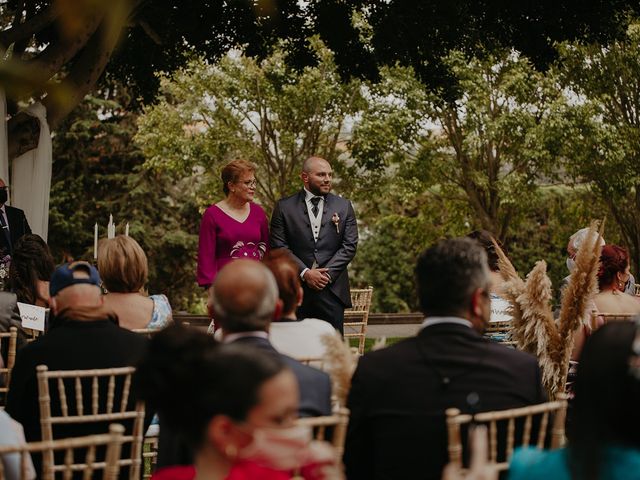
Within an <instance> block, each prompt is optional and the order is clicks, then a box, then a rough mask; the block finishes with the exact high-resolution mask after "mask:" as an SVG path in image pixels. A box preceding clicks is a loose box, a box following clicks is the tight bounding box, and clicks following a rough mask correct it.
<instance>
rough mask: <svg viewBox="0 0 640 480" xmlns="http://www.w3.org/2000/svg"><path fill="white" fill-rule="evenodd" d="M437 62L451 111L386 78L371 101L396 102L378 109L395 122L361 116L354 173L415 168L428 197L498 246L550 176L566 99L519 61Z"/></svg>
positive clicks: (413, 85)
mask: <svg viewBox="0 0 640 480" xmlns="http://www.w3.org/2000/svg"><path fill="white" fill-rule="evenodd" d="M444 61H445V63H446V64H447V65H448V68H449V69H450V70H451V72H453V74H454V75H455V80H456V82H457V83H458V85H459V92H458V95H457V98H456V99H455V100H454V101H447V99H446V98H445V97H446V95H445V94H444V92H441V93H442V94H443V95H444V96H443V95H438V94H431V93H427V92H426V91H425V90H424V87H423V85H422V84H421V83H420V82H418V81H417V80H416V79H415V77H414V76H413V73H412V71H411V70H410V69H403V68H395V69H390V70H387V71H386V73H385V72H383V75H382V77H383V81H382V82H381V83H380V87H384V86H385V85H386V86H388V88H386V89H382V90H380V91H379V92H377V93H375V95H382V96H386V97H387V98H389V97H390V98H393V99H394V100H393V101H389V102H387V103H386V104H384V103H383V105H387V106H389V105H391V108H392V109H393V110H394V112H396V113H394V114H393V115H389V114H386V115H381V114H380V111H379V109H375V108H374V109H372V110H371V112H370V113H369V114H368V115H367V114H365V115H364V116H363V118H362V121H361V122H360V123H359V124H358V125H357V126H356V128H355V129H354V146H353V155H354V157H356V159H357V162H356V165H355V167H354V168H357V167H365V168H366V169H367V170H369V171H371V170H374V171H375V170H378V171H382V172H384V173H383V175H388V174H391V175H393V174H394V171H395V168H397V165H398V164H399V163H403V162H414V163H415V165H417V166H419V168H416V169H414V172H415V175H416V177H415V178H416V179H417V180H419V181H420V182H421V184H422V185H423V186H424V187H425V188H428V189H430V193H431V194H432V195H433V196H436V197H439V198H441V199H442V200H443V201H444V200H446V201H447V203H448V204H449V205H450V206H451V208H454V209H458V210H460V211H464V212H465V213H468V214H469V215H470V217H469V218H468V220H469V221H470V223H471V225H472V226H476V227H481V228H484V229H486V230H489V231H491V232H493V233H494V234H495V235H496V236H497V237H498V238H500V239H504V238H506V237H507V235H508V232H509V229H510V227H511V225H512V223H513V222H514V221H515V220H516V217H517V216H518V215H522V214H523V212H524V211H525V210H526V205H527V201H528V199H529V198H530V197H531V195H533V194H534V193H535V191H536V190H537V188H538V185H539V183H540V182H541V181H543V180H545V179H548V178H549V176H550V175H551V174H552V173H553V169H552V166H553V164H554V161H555V159H556V156H557V151H558V150H559V145H558V140H557V139H558V133H557V132H556V129H557V125H558V124H559V122H558V121H557V117H558V116H559V115H560V112H561V111H562V109H561V107H562V105H564V103H565V98H564V96H563V95H562V92H561V90H560V89H559V88H558V86H557V85H556V84H555V82H554V81H553V80H552V79H551V78H548V77H547V76H545V75H544V74H541V73H538V72H536V71H535V70H534V69H533V67H532V66H531V64H530V63H529V62H528V61H527V59H526V58H524V57H522V56H520V55H517V54H516V53H503V54H501V55H496V56H494V55H490V56H489V57H488V58H487V59H482V60H481V59H475V58H474V59H472V60H471V61H468V60H467V59H466V58H465V57H464V55H463V54H462V53H460V52H452V53H451V54H449V55H448V56H447V57H446V58H445V59H444ZM380 87H376V88H380ZM394 104H397V105H394ZM394 165H395V166H394ZM370 176H371V177H372V178H374V180H375V178H376V176H375V175H372V174H370Z"/></svg>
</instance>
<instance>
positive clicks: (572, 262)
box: [567, 257, 576, 272]
mask: <svg viewBox="0 0 640 480" xmlns="http://www.w3.org/2000/svg"><path fill="white" fill-rule="evenodd" d="M567 268H568V269H569V271H570V272H573V269H574V268H576V261H575V260H574V259H573V258H571V257H567Z"/></svg>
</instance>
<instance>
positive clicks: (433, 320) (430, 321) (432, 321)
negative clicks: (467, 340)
mask: <svg viewBox="0 0 640 480" xmlns="http://www.w3.org/2000/svg"><path fill="white" fill-rule="evenodd" d="M441 323H453V324H455V325H464V326H465V327H469V328H473V325H472V324H471V322H470V321H469V320H466V319H464V318H460V317H427V318H425V319H424V322H422V326H421V327H420V329H423V328H425V327H430V326H432V325H440V324H441Z"/></svg>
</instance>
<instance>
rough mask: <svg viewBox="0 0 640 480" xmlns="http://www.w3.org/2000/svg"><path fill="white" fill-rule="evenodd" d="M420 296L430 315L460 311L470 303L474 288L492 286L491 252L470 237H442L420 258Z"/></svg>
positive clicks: (417, 274)
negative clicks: (489, 260)
mask: <svg viewBox="0 0 640 480" xmlns="http://www.w3.org/2000/svg"><path fill="white" fill-rule="evenodd" d="M415 275H416V282H417V286H418V300H419V301H420V307H421V308H422V312H423V313H424V314H426V315H456V314H460V312H462V311H465V310H466V308H468V306H469V305H470V302H471V297H472V295H473V292H475V291H476V289H478V288H484V289H488V287H489V269H488V268H487V255H486V253H485V252H484V250H483V249H482V248H481V247H480V245H479V244H478V242H476V241H475V240H472V239H470V238H451V239H448V240H441V241H439V242H438V243H436V244H435V245H434V246H432V247H431V248H429V249H427V250H425V251H424V253H422V255H420V258H418V263H417V265H416V269H415Z"/></svg>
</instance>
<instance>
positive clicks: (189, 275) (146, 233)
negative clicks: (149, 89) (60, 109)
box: [49, 85, 199, 309]
mask: <svg viewBox="0 0 640 480" xmlns="http://www.w3.org/2000/svg"><path fill="white" fill-rule="evenodd" d="M101 93H102V95H101V96H90V97H87V98H86V99H85V101H83V103H81V104H80V106H79V107H78V108H77V109H76V110H75V111H74V113H73V114H72V115H70V116H69V117H68V118H67V119H66V120H65V122H64V123H63V124H62V125H61V127H60V129H59V131H58V133H57V134H56V136H55V137H54V145H53V148H54V151H53V156H54V159H55V161H54V164H53V179H52V187H51V211H50V230H49V245H50V247H51V249H52V252H53V253H54V256H55V258H56V259H57V260H58V261H63V260H68V259H71V258H74V259H79V258H83V259H87V260H91V259H92V258H93V231H94V224H95V223H96V222H97V223H98V224H99V227H100V237H101V238H103V237H106V225H107V222H108V220H109V214H113V216H114V219H115V221H116V222H117V223H118V224H117V233H119V234H122V233H124V224H125V222H129V224H130V235H131V236H132V237H133V238H134V239H136V240H137V241H138V242H139V243H140V245H141V246H142V248H143V249H144V250H145V252H146V254H147V257H148V260H149V268H150V271H149V285H148V289H149V291H150V292H151V293H165V294H167V295H168V296H169V299H170V301H171V303H172V305H173V307H174V308H175V309H187V308H189V307H190V306H191V305H193V304H194V303H196V302H197V301H198V298H199V294H198V292H197V291H196V289H195V251H196V246H197V224H198V221H199V214H198V210H197V207H196V204H195V197H194V190H195V187H194V184H197V179H194V178H189V177H185V178H182V179H178V180H176V179H175V178H171V177H170V176H169V175H166V174H161V173H158V172H151V171H148V170H146V169H144V168H142V164H143V161H144V159H143V157H142V155H141V153H140V151H139V150H138V149H137V148H136V147H135V145H134V144H133V141H132V136H133V134H134V133H135V131H136V117H137V115H136V114H134V113H131V112H130V111H129V110H128V109H127V101H128V100H129V99H128V96H127V92H126V90H124V89H123V88H122V87H120V86H117V85H116V86H115V87H112V89H111V90H110V91H103V92H101Z"/></svg>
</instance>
